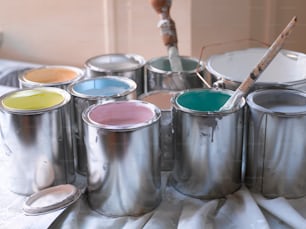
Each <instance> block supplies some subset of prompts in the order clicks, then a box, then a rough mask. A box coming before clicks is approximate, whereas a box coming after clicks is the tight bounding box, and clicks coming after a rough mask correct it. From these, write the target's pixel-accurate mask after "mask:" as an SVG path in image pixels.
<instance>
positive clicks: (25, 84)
mask: <svg viewBox="0 0 306 229" xmlns="http://www.w3.org/2000/svg"><path fill="white" fill-rule="evenodd" d="M57 68H59V69H66V70H70V71H73V72H75V73H76V77H75V78H74V79H71V80H68V81H63V82H50V83H41V82H34V81H29V80H27V79H26V77H25V76H26V74H27V73H30V72H31V71H36V70H40V69H57ZM83 77H84V71H83V70H82V69H80V68H77V67H73V66H66V65H50V66H42V67H37V68H32V69H30V70H27V71H25V72H23V73H22V74H20V75H19V76H18V81H19V87H20V88H33V87H58V88H61V89H66V88H67V86H68V85H69V84H71V83H73V82H75V81H78V80H81V79H82V78H83Z"/></svg>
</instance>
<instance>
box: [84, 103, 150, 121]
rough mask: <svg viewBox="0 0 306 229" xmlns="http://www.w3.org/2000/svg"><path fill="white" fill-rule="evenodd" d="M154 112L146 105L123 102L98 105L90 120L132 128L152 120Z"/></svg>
mask: <svg viewBox="0 0 306 229" xmlns="http://www.w3.org/2000/svg"><path fill="white" fill-rule="evenodd" d="M153 117H154V111H153V110H152V109H151V108H150V107H149V106H147V105H146V104H145V103H142V102H137V101H121V102H112V103H106V104H101V105H97V106H96V107H95V108H93V109H92V110H91V111H90V113H89V118H90V119H91V120H92V121H94V122H96V123H99V124H102V125H107V126H115V127H120V126H122V127H123V126H130V125H137V124H141V123H146V122H149V121H150V120H152V119H153Z"/></svg>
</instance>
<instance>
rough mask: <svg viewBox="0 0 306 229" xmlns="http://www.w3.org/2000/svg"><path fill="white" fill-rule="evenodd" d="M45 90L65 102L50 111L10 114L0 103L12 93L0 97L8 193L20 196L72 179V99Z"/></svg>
mask: <svg viewBox="0 0 306 229" xmlns="http://www.w3.org/2000/svg"><path fill="white" fill-rule="evenodd" d="M45 89H46V90H50V91H55V92H57V93H60V94H62V95H63V97H64V101H63V102H62V103H61V104H60V105H58V106H56V107H53V108H50V109H44V110H38V111H35V110H32V111H25V110H20V111H18V110H15V111H11V110H8V109H6V108H5V107H4V106H3V105H2V100H3V99H4V98H5V97H6V96H8V95H9V94H11V93H14V92H15V91H13V92H9V93H6V94H4V95H3V96H1V97H0V101H1V104H0V109H1V112H0V126H1V128H0V133H1V137H0V140H1V148H2V149H3V151H4V152H5V154H6V155H7V156H8V157H9V162H10V170H9V171H8V173H9V182H10V190H11V191H13V192H15V193H18V194H22V195H30V194H33V193H34V192H36V191H38V190H41V189H44V188H47V187H50V186H54V185H57V184H64V183H71V182H73V181H74V179H75V168H74V155H73V150H72V139H71V123H70V105H69V103H70V99H71V97H70V95H69V93H67V92H66V91H64V90H62V89H59V88H45ZM23 90H27V89H23Z"/></svg>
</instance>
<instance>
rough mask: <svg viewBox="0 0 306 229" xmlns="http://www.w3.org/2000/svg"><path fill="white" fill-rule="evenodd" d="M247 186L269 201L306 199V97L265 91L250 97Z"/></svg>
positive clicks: (254, 93)
mask: <svg viewBox="0 0 306 229" xmlns="http://www.w3.org/2000/svg"><path fill="white" fill-rule="evenodd" d="M247 105H248V108H249V116H248V118H249V121H248V124H249V126H248V129H249V130H248V132H249V136H248V142H247V162H246V176H245V183H246V185H247V186H248V187H249V189H250V190H251V191H252V192H257V193H261V194H262V195H264V196H265V197H268V198H274V197H279V196H283V197H287V198H299V197H303V196H305V195H306V179H305V166H306V143H305V134H306V129H305V126H306V94H305V93H304V92H302V91H298V90H289V89H265V90H258V91H255V92H253V93H251V94H249V95H248V97H247Z"/></svg>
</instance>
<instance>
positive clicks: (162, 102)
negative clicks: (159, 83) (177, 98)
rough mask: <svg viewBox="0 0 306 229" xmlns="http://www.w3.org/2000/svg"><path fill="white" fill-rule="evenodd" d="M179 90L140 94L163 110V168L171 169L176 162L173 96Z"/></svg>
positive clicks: (161, 131) (140, 97)
mask: <svg viewBox="0 0 306 229" xmlns="http://www.w3.org/2000/svg"><path fill="white" fill-rule="evenodd" d="M176 93H178V92H177V91H169V90H158V91H151V92H149V93H145V94H143V95H141V96H139V99H140V100H142V101H146V102H149V103H152V104H154V105H155V106H157V107H158V108H159V109H160V110H161V118H160V136H159V137H160V150H161V170H162V171H171V170H172V168H173V163H174V149H173V128H172V111H171V108H172V105H171V98H172V97H173V96H174V95H175V94H176Z"/></svg>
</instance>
